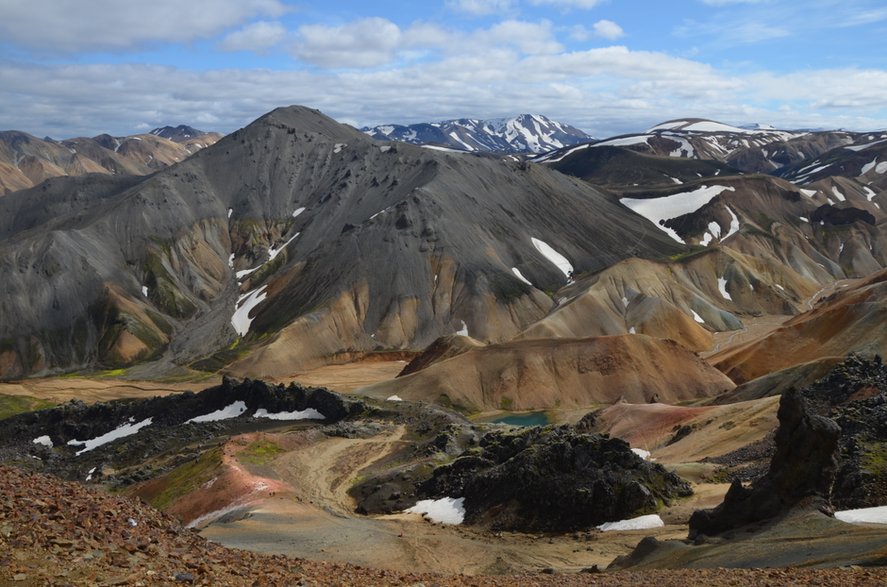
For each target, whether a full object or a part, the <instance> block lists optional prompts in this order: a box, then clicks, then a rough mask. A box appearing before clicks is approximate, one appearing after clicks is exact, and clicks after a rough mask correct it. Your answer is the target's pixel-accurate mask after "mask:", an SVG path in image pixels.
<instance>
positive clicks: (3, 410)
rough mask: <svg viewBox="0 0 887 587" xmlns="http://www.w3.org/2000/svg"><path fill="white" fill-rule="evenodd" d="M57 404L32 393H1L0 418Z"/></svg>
mask: <svg viewBox="0 0 887 587" xmlns="http://www.w3.org/2000/svg"><path fill="white" fill-rule="evenodd" d="M55 405H57V404H56V403H55V402H52V401H49V400H45V399H40V398H36V397H32V396H30V395H0V420H3V419H5V418H9V417H10V416H15V415H16V414H24V413H25V412H35V411H37V410H44V409H46V408H51V407H53V406H55Z"/></svg>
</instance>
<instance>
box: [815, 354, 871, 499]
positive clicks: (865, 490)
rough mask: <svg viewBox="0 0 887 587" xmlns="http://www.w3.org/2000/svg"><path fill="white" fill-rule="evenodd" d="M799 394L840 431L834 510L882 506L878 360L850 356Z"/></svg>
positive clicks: (832, 496)
mask: <svg viewBox="0 0 887 587" xmlns="http://www.w3.org/2000/svg"><path fill="white" fill-rule="evenodd" d="M804 395H805V397H807V398H808V400H809V401H810V403H811V404H812V405H813V407H814V409H815V410H816V411H817V412H819V413H820V414H822V415H825V416H828V417H830V418H832V419H834V420H835V422H837V424H838V426H840V427H841V438H840V440H839V443H838V444H839V446H838V468H837V472H836V476H835V483H834V486H833V487H832V495H831V499H832V503H833V504H834V505H835V507H836V509H839V510H844V509H855V508H864V507H877V506H882V505H884V504H885V503H887V466H885V453H887V450H885V449H887V366H885V365H884V363H883V361H882V360H881V357H880V356H877V355H876V356H874V357H865V356H861V355H850V356H849V357H848V358H847V359H845V360H844V361H843V362H841V363H840V364H838V365H837V366H835V367H834V368H833V369H832V370H831V371H830V372H829V373H828V375H827V376H826V377H824V378H822V379H820V380H819V381H817V382H816V383H814V384H813V385H810V386H809V387H807V388H805V389H804Z"/></svg>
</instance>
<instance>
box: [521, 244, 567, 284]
mask: <svg viewBox="0 0 887 587" xmlns="http://www.w3.org/2000/svg"><path fill="white" fill-rule="evenodd" d="M530 240H531V241H532V242H533V246H534V247H536V250H537V251H539V252H540V253H542V256H544V257H545V258H546V259H548V261H549V262H551V263H552V264H553V265H554V266H555V267H557V268H558V269H559V270H560V271H561V272H562V273H563V274H564V275H565V276H566V277H567V279H570V276H571V275H572V273H573V265H572V264H571V263H570V261H568V260H567V258H566V257H564V256H563V255H561V254H560V253H558V252H557V251H555V250H554V249H553V248H551V245H549V244H548V243H546V242H545V241H541V240H539V239H537V238H531V239H530Z"/></svg>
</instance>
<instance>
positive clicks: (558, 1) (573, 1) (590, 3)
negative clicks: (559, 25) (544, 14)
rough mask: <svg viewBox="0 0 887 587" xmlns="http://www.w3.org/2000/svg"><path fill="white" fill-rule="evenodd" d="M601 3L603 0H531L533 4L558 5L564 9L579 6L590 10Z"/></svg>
mask: <svg viewBox="0 0 887 587" xmlns="http://www.w3.org/2000/svg"><path fill="white" fill-rule="evenodd" d="M600 3H601V0H530V4H532V5H533V6H557V7H560V8H564V9H570V8H578V9H581V10H590V9H592V8H594V7H595V6H597V5H598V4H600Z"/></svg>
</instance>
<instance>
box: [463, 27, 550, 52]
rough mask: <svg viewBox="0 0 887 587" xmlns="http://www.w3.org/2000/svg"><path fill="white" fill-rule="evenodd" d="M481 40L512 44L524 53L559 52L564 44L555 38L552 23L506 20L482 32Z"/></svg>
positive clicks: (500, 44)
mask: <svg viewBox="0 0 887 587" xmlns="http://www.w3.org/2000/svg"><path fill="white" fill-rule="evenodd" d="M480 40H486V41H488V42H492V43H494V44H496V45H499V46H502V45H511V46H513V47H515V48H517V49H519V50H520V51H522V52H523V53H527V54H531V55H532V54H538V53H557V52H559V51H561V50H562V49H563V46H562V45H561V44H560V43H558V42H557V41H556V40H555V39H554V34H553V30H552V26H551V23H550V22H548V21H542V22H538V23H535V22H525V21H520V20H506V21H505V22H500V23H499V24H496V25H494V26H493V27H492V28H490V29H489V31H485V32H483V33H481V34H480Z"/></svg>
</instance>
